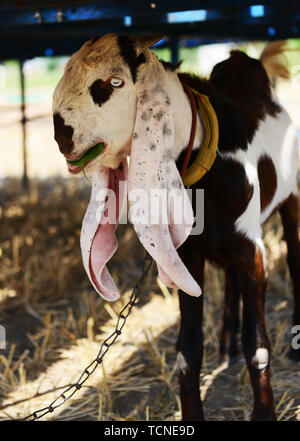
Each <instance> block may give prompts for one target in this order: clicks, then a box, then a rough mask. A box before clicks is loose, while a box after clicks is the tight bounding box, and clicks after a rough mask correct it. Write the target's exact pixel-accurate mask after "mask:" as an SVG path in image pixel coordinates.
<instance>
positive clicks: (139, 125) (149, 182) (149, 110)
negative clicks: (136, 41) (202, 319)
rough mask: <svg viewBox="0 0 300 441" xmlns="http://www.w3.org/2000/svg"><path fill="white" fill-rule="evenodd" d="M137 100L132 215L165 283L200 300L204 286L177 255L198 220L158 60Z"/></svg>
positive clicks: (143, 80) (141, 83)
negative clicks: (176, 151)
mask: <svg viewBox="0 0 300 441" xmlns="http://www.w3.org/2000/svg"><path fill="white" fill-rule="evenodd" d="M137 96H138V101H137V113H136V122H135V130H134V136H133V141H132V148H131V158H130V166H129V173H128V190H129V194H128V199H129V215H130V218H131V221H132V223H133V225H134V228H135V230H136V232H137V235H138V237H139V239H140V241H141V243H142V244H143V246H144V248H146V250H147V251H148V252H149V254H150V255H151V256H152V257H153V258H154V260H155V261H156V263H157V265H158V267H159V271H160V277H161V278H162V280H163V282H164V283H166V284H167V285H168V286H172V287H174V286H175V287H178V288H180V289H182V290H183V291H185V292H186V293H187V294H190V295H192V296H199V295H200V294H201V289H200V287H199V285H198V284H197V282H196V281H195V280H194V279H193V277H192V275H191V274H190V273H189V271H188V270H187V268H186V267H185V265H184V264H183V262H182V260H181V259H180V257H179V255H178V253H177V251H176V248H177V247H178V246H180V245H181V244H182V243H183V242H184V241H185V240H186V238H187V237H188V235H189V233H190V231H191V228H192V225H193V221H194V217H193V210H192V207H191V204H190V200H189V198H188V196H187V193H186V191H185V189H184V186H183V184H182V181H181V178H180V175H179V172H178V170H177V167H176V164H175V162H174V159H173V145H174V115H173V111H172V104H171V102H170V97H169V94H168V88H167V77H166V73H165V71H164V69H163V67H162V66H161V65H160V63H158V62H157V60H155V61H153V62H152V63H151V64H150V66H147V65H145V66H144V69H143V72H142V75H141V77H140V80H139V81H138V84H137ZM137 198H139V199H137ZM172 198H175V199H176V202H174V201H172ZM137 206H138V210H137ZM137 212H138V213H139V215H140V216H139V215H137ZM141 214H142V215H141ZM143 215H145V216H143Z"/></svg>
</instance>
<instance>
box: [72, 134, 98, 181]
mask: <svg viewBox="0 0 300 441" xmlns="http://www.w3.org/2000/svg"><path fill="white" fill-rule="evenodd" d="M105 148H106V145H105V144H104V143H103V142H102V141H100V142H97V143H96V144H93V145H92V146H91V147H89V148H88V149H87V150H86V151H85V153H84V154H83V155H82V156H81V157H80V158H78V159H75V160H74V161H70V160H68V159H66V162H67V166H68V170H69V172H70V173H72V174H77V173H80V172H81V171H84V169H85V168H86V167H87V166H88V164H89V163H91V162H93V161H94V160H96V159H97V158H98V156H99V155H100V154H102V153H103V151H104V150H105Z"/></svg>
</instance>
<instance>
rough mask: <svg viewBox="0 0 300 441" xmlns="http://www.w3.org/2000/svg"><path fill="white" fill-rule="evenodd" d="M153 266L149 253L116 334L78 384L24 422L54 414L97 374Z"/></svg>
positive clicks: (105, 341)
mask: <svg viewBox="0 0 300 441" xmlns="http://www.w3.org/2000/svg"><path fill="white" fill-rule="evenodd" d="M151 264H152V257H151V256H150V255H149V254H148V253H147V254H146V256H145V258H144V261H143V273H142V276H141V277H140V279H139V281H138V282H137V284H136V285H135V287H134V288H133V290H132V293H131V295H130V298H129V301H128V303H126V305H125V306H124V308H123V309H122V311H121V312H120V313H119V316H118V320H117V324H116V327H115V330H114V332H113V333H112V334H111V335H110V336H109V337H107V338H106V339H105V340H104V341H103V342H102V344H101V346H100V349H99V352H98V355H97V357H96V358H95V359H94V360H93V361H92V362H91V363H90V364H89V365H88V366H87V367H86V368H85V369H84V371H83V372H82V374H81V375H80V377H79V378H78V380H77V382H76V383H74V384H72V385H71V386H69V387H67V388H66V389H65V390H64V391H63V392H62V393H61V394H60V395H59V396H58V397H57V398H55V400H53V401H52V403H50V404H49V405H48V406H46V407H43V408H42V409H39V410H36V411H35V412H33V413H31V414H30V415H28V416H26V417H25V418H24V419H23V421H35V420H39V419H40V418H42V417H43V416H45V415H47V414H48V413H52V412H54V410H55V409H57V408H58V407H60V406H62V405H63V404H65V402H66V401H68V400H69V399H70V398H71V397H72V396H73V395H74V394H75V393H76V392H77V391H78V390H79V389H81V387H82V385H83V384H84V383H85V382H86V381H87V379H88V378H89V377H90V376H91V375H92V374H93V373H94V372H95V370H96V369H97V367H98V366H99V365H100V364H101V363H102V362H103V358H104V356H105V354H106V353H107V352H108V351H109V349H110V347H111V346H112V345H113V344H114V343H115V341H116V340H117V338H118V337H119V336H120V335H121V333H122V330H123V328H124V326H125V323H126V320H127V317H128V316H129V314H130V313H131V310H132V308H133V306H135V305H136V303H137V299H138V297H139V294H140V289H141V287H142V285H143V282H144V280H145V278H146V277H147V275H148V273H149V270H150V268H151Z"/></svg>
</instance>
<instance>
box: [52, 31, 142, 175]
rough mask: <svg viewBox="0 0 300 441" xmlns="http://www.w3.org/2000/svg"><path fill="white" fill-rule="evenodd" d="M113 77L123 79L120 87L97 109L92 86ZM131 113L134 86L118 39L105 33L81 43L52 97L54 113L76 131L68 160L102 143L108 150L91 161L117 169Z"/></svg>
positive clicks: (127, 144) (125, 147) (129, 134)
mask: <svg viewBox="0 0 300 441" xmlns="http://www.w3.org/2000/svg"><path fill="white" fill-rule="evenodd" d="M111 77H117V78H120V79H122V80H123V81H124V86H123V87H121V88H119V89H115V90H114V92H113V93H112V95H111V96H110V98H109V99H108V100H107V101H106V102H105V103H104V104H103V105H101V106H99V105H97V104H95V103H94V101H93V99H92V96H91V93H90V87H91V86H92V84H93V83H94V82H95V81H96V80H99V79H101V80H102V81H107V80H109V78H111ZM135 111H136V95H135V87H134V83H133V81H132V78H131V75H130V70H129V67H128V66H127V65H126V63H125V61H124V59H123V58H122V56H121V54H120V48H119V45H118V40H117V36H116V35H112V34H109V35H106V36H104V37H102V38H101V39H99V40H97V41H96V42H93V41H88V42H87V43H85V44H84V45H83V46H82V47H81V49H80V50H79V51H78V52H76V53H75V54H74V55H73V56H72V57H71V59H70V60H69V62H68V64H67V66H66V68H65V72H64V75H63V77H62V78H61V80H60V82H59V83H58V85H57V87H56V89H55V92H54V96H53V113H58V114H59V115H60V116H61V117H62V118H63V119H64V122H65V124H66V125H67V126H71V127H72V128H73V130H74V133H73V144H74V148H73V150H72V152H71V155H70V157H69V159H78V158H79V157H81V156H82V155H83V154H84V153H85V152H86V151H87V150H88V149H89V148H90V147H92V146H93V145H95V144H96V143H98V142H99V141H103V142H104V143H105V144H106V145H107V148H106V149H105V151H104V152H103V154H102V155H101V156H99V160H98V161H94V163H93V165H94V169H95V168H97V167H98V166H99V164H101V165H105V166H107V167H112V168H116V167H117V166H118V165H119V163H120V161H121V159H122V157H124V156H125V155H126V154H128V151H129V149H130V142H131V137H132V130H133V126H134V120H135ZM87 171H90V173H91V172H92V171H93V170H89V169H87Z"/></svg>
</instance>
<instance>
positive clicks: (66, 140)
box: [53, 113, 74, 154]
mask: <svg viewBox="0 0 300 441" xmlns="http://www.w3.org/2000/svg"><path fill="white" fill-rule="evenodd" d="M53 124H54V139H55V141H56V142H57V144H58V146H59V150H60V151H61V152H62V153H65V154H68V153H70V151H71V150H72V148H73V141H72V137H73V133H74V129H73V127H71V126H67V125H65V121H64V119H63V118H62V117H61V116H60V114H59V113H55V114H54V115H53Z"/></svg>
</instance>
